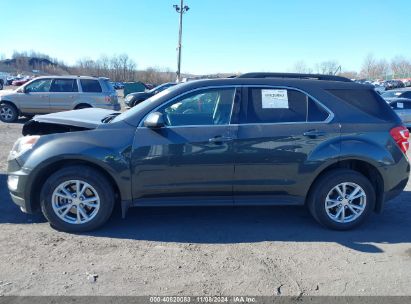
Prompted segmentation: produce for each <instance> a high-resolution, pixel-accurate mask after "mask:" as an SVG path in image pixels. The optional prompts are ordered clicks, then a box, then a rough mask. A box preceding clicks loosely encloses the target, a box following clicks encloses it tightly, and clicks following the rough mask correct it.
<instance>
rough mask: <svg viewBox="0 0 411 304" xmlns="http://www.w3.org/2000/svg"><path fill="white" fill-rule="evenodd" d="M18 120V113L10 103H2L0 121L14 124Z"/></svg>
mask: <svg viewBox="0 0 411 304" xmlns="http://www.w3.org/2000/svg"><path fill="white" fill-rule="evenodd" d="M17 118H19V111H18V110H17V108H16V106H15V105H13V104H11V103H2V104H1V105H0V120H1V121H3V122H15V121H16V120H17Z"/></svg>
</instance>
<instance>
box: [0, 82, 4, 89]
mask: <svg viewBox="0 0 411 304" xmlns="http://www.w3.org/2000/svg"><path fill="white" fill-rule="evenodd" d="M3 88H4V84H3V81H0V90H3Z"/></svg>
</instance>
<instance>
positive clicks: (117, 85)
mask: <svg viewBox="0 0 411 304" xmlns="http://www.w3.org/2000/svg"><path fill="white" fill-rule="evenodd" d="M110 83H111V85H112V86H113V88H114V89H116V90H122V89H124V83H122V82H113V81H111V82H110Z"/></svg>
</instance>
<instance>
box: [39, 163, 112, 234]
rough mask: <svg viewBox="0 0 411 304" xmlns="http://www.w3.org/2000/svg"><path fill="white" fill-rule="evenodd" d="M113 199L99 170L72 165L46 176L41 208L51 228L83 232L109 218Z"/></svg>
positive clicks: (94, 227)
mask: <svg viewBox="0 0 411 304" xmlns="http://www.w3.org/2000/svg"><path fill="white" fill-rule="evenodd" d="M114 200H115V199H114V190H113V187H112V185H111V184H110V182H109V181H108V180H107V179H106V178H105V177H104V176H103V175H102V174H101V173H100V172H98V171H96V170H94V169H92V168H89V167H86V166H72V167H68V168H63V169H61V170H59V171H57V172H56V173H54V174H53V175H51V176H50V177H49V178H48V179H47V181H46V182H45V184H44V186H43V189H42V193H41V209H42V211H43V214H44V216H45V217H46V218H47V220H48V221H49V222H50V224H51V226H52V227H53V228H55V229H57V230H61V231H66V232H83V231H90V230H94V229H97V228H98V227H100V226H101V225H103V224H104V223H105V222H106V221H107V220H108V219H109V217H110V215H111V213H112V211H113V207H114Z"/></svg>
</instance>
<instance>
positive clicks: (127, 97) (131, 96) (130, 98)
mask: <svg viewBox="0 0 411 304" xmlns="http://www.w3.org/2000/svg"><path fill="white" fill-rule="evenodd" d="M132 99H133V95H130V94H129V95H127V96H126V99H125V101H130V100H132Z"/></svg>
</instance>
